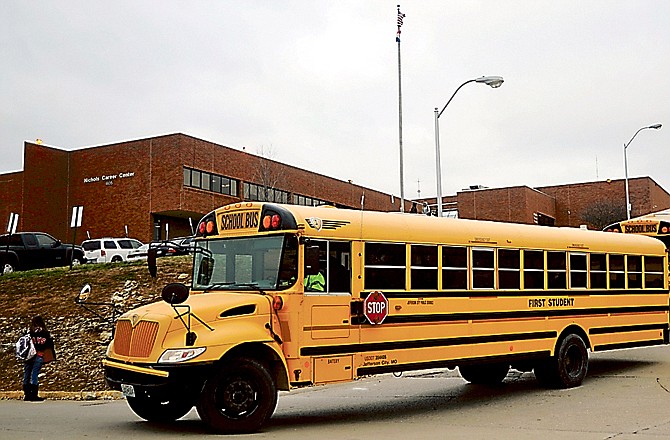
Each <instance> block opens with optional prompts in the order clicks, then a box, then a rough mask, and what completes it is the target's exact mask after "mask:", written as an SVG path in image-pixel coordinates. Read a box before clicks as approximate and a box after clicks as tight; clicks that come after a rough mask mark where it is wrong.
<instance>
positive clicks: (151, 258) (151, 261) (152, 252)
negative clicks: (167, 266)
mask: <svg viewBox="0 0 670 440" xmlns="http://www.w3.org/2000/svg"><path fill="white" fill-rule="evenodd" d="M157 254H158V249H156V248H152V247H151V246H149V250H148V251H147V266H148V267H149V274H150V275H151V278H156V272H157V271H158V268H157V267H156V255H157Z"/></svg>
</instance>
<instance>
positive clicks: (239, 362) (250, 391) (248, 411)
mask: <svg viewBox="0 0 670 440" xmlns="http://www.w3.org/2000/svg"><path fill="white" fill-rule="evenodd" d="M276 406H277V387H276V385H275V383H274V381H273V380H272V376H271V375H270V373H269V372H268V369H267V368H266V367H265V366H264V365H263V364H261V363H260V362H258V361H256V360H254V359H247V358H239V359H233V360H232V361H230V362H227V363H226V364H224V365H223V366H222V367H221V368H220V369H219V370H218V371H216V372H215V373H214V374H212V376H211V377H209V378H208V379H207V381H206V382H205V385H204V387H203V390H202V393H201V394H200V398H199V400H198V403H197V405H196V409H197V411H198V415H199V416H200V418H201V419H202V420H203V421H204V422H205V423H207V425H209V427H210V428H212V429H213V430H214V431H216V432H220V433H227V434H237V433H250V432H255V431H258V430H259V429H260V427H261V426H262V425H263V424H264V423H265V422H266V421H267V420H268V419H269V418H270V416H272V413H273V412H274V410H275V407H276Z"/></svg>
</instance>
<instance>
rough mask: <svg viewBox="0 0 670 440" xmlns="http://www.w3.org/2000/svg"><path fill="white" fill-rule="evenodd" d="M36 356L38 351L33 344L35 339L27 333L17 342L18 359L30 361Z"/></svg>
mask: <svg viewBox="0 0 670 440" xmlns="http://www.w3.org/2000/svg"><path fill="white" fill-rule="evenodd" d="M35 354H37V351H36V350H35V344H33V338H32V337H31V336H30V333H26V334H25V335H23V336H21V337H20V338H19V340H18V341H16V358H17V359H19V360H22V361H28V360H30V359H32V358H34V357H35Z"/></svg>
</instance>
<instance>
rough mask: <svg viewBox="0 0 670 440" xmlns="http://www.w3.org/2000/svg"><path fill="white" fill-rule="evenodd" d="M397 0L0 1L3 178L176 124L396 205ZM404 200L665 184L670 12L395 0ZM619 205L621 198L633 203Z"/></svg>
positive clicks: (612, 4) (669, 155)
mask: <svg viewBox="0 0 670 440" xmlns="http://www.w3.org/2000/svg"><path fill="white" fill-rule="evenodd" d="M396 4H397V2H396V1H381V0H380V1H348V0H339V1H337V2H335V1H328V2H326V1H281V2H277V1H256V0H245V1H237V2H233V1H195V2H194V1H170V0H162V1H141V2H137V1H114V2H109V1H104V2H103V1H91V0H82V1H54V2H38V1H31V0H6V1H3V4H2V8H1V9H0V42H1V43H0V67H1V69H2V70H1V71H2V74H1V75H0V112H1V113H0V173H3V172H9V171H15V170H20V169H21V168H22V167H23V141H24V140H35V139H37V138H39V139H42V140H43V141H44V143H45V144H47V145H52V146H56V147H59V148H63V149H68V150H69V149H75V148H81V147H86V146H91V145H100V144H106V143H113V142H117V141H122V140H128V139H136V138H143V137H150V136H154V135H159V134H165V133H175V132H183V133H186V134H189V135H192V136H195V137H198V138H202V139H206V140H209V141H212V142H216V143H219V144H222V145H226V146H229V147H233V148H238V149H241V148H242V147H246V151H248V152H252V153H255V152H258V151H260V149H261V148H263V149H264V150H265V151H268V150H270V151H272V156H273V158H274V159H276V160H279V161H281V162H285V163H288V164H291V165H295V166H298V167H302V168H305V169H308V170H311V171H315V172H318V173H322V174H325V175H328V176H332V177H335V178H338V179H342V180H348V179H351V180H353V181H354V183H357V184H360V185H363V186H367V187H371V188H374V189H378V190H381V191H385V192H389V193H393V194H396V195H399V194H400V183H399V180H400V172H399V140H398V50H397V49H398V46H397V43H396V42H395V35H396V30H397V27H396ZM400 5H401V10H402V12H403V13H405V14H406V17H405V20H404V25H403V27H402V42H401V56H402V92H403V148H404V168H405V171H404V177H405V197H406V198H408V199H409V198H415V197H416V196H417V190H418V188H419V185H420V189H421V195H422V196H425V197H430V196H434V195H435V193H436V189H435V187H436V183H435V136H434V119H433V118H434V112H433V109H434V108H435V107H439V108H442V107H443V106H444V104H446V102H447V101H448V99H449V97H450V96H451V95H452V93H453V92H454V91H455V90H456V88H457V87H458V86H459V85H461V84H462V83H463V82H465V81H466V80H469V79H472V78H476V77H479V76H482V75H499V76H503V77H504V78H505V83H504V84H503V85H502V87H500V88H498V89H491V88H489V87H487V86H485V85H483V84H476V83H472V84H468V85H466V86H465V87H463V88H462V89H461V90H460V91H459V92H458V94H457V95H456V97H455V98H454V100H453V101H452V102H451V103H450V104H449V106H448V107H447V109H446V110H445V112H444V114H443V115H442V116H441V118H440V139H441V146H442V148H441V151H442V176H443V178H442V181H443V183H442V186H443V193H444V194H453V193H455V192H456V191H457V190H460V189H461V188H464V187H466V186H468V185H474V184H481V185H485V186H489V187H501V186H512V185H529V186H542V185H554V184H565V183H575V182H583V181H593V180H603V179H607V178H612V179H618V178H623V177H624V166H623V144H624V143H626V142H628V141H629V140H630V138H631V137H632V136H633V134H635V132H636V131H637V130H638V128H641V127H643V126H647V125H650V124H654V123H663V124H666V126H665V127H664V128H662V129H661V130H658V131H656V130H644V131H642V132H641V133H639V134H638V136H637V137H636V138H635V140H634V141H633V143H632V144H631V146H630V147H629V148H628V165H629V176H630V177H634V176H645V175H648V176H651V177H652V178H653V179H655V180H656V181H657V182H658V183H659V184H661V185H662V186H664V187H665V188H666V189H670V175H669V174H670V171H668V170H669V169H670V165H669V164H670V149H668V148H667V146H668V140H669V139H670V106H669V103H670V81H668V73H669V72H670V56H668V54H669V53H670V50H669V49H670V47H669V46H670V25H668V23H669V21H668V20H669V19H670V2H668V1H665V0H662V1H621V0H609V1H588V2H587V1H572V0H567V1H558V2H557V1H545V0H540V1H538V0H519V1H492V0H487V1H461V0H459V1H456V0H454V1H424V0H422V1H401V2H400ZM622 197H623V195H622Z"/></svg>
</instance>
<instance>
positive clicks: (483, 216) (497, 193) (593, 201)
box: [424, 177, 670, 229]
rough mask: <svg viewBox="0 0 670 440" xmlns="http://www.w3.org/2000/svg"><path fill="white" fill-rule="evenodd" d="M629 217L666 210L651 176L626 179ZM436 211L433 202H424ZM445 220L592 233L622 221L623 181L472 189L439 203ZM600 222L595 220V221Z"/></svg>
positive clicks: (669, 200)
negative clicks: (583, 228)
mask: <svg viewBox="0 0 670 440" xmlns="http://www.w3.org/2000/svg"><path fill="white" fill-rule="evenodd" d="M628 185H629V193H630V200H631V205H632V212H631V216H632V217H637V216H640V215H645V214H648V213H651V212H658V211H661V210H665V209H668V208H670V194H668V192H667V191H666V190H665V189H663V188H662V187H661V186H660V185H659V184H658V183H656V182H655V181H654V180H653V179H652V178H650V177H637V178H633V179H628ZM424 201H425V202H427V203H428V204H429V206H430V207H431V209H432V210H433V211H435V198H433V199H425V200H424ZM443 209H444V212H445V215H447V216H454V217H455V216H458V217H460V218H469V219H478V220H494V221H506V222H513V223H529V224H532V223H538V224H543V225H550V226H571V227H579V226H581V225H587V226H588V227H590V228H592V229H599V228H600V227H602V226H604V225H606V224H608V223H610V222H614V221H618V220H621V219H624V218H625V217H626V190H625V181H624V180H623V179H619V180H604V181H598V182H586V183H575V184H568V185H555V186H543V187H538V188H530V187H528V186H514V187H508V188H482V187H471V188H468V189H465V190H463V191H460V192H458V193H457V194H456V195H454V196H447V197H444V198H443ZM608 216H609V217H610V218H609V219H606V218H603V220H602V221H598V219H599V218H600V217H608Z"/></svg>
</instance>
